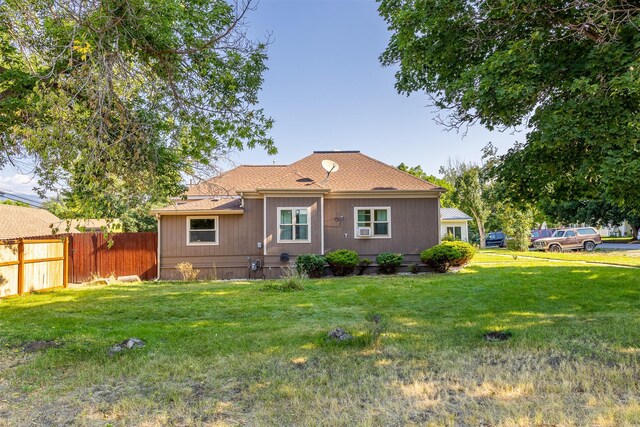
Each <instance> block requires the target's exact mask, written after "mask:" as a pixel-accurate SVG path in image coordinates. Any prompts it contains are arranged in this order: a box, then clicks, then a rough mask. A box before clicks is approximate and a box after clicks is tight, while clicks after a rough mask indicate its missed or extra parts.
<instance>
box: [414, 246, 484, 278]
mask: <svg viewBox="0 0 640 427" xmlns="http://www.w3.org/2000/svg"><path fill="white" fill-rule="evenodd" d="M474 253H475V249H474V248H473V246H471V245H470V244H468V243H466V242H443V243H441V244H439V245H436V246H434V247H432V248H429V249H427V250H424V251H422V253H421V254H420V259H421V260H422V262H423V263H425V264H427V265H428V266H429V267H431V268H433V269H434V270H435V271H437V272H439V273H445V272H446V271H447V270H449V268H450V267H452V266H453V267H456V266H460V265H463V264H466V263H467V262H469V260H470V259H471V258H472V257H473V255H474Z"/></svg>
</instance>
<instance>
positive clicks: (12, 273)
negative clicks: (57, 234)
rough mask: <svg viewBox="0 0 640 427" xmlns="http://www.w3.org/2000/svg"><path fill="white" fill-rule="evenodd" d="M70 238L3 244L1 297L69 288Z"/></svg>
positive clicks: (0, 258) (0, 266) (0, 257)
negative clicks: (68, 247) (68, 257)
mask: <svg viewBox="0 0 640 427" xmlns="http://www.w3.org/2000/svg"><path fill="white" fill-rule="evenodd" d="M67 242H68V240H67V239H48V240H22V239H20V240H17V241H9V242H2V243H0V297H6V296H12V295H22V294H23V293H28V292H34V291H40V290H44V289H52V288H57V287H63V286H64V287H66V286H67V280H66V277H67V271H66V268H67V263H66V262H67V254H68V252H67Z"/></svg>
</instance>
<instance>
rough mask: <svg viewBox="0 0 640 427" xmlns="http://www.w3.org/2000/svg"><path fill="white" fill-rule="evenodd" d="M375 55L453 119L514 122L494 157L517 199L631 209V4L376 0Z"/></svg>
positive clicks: (638, 14) (639, 68)
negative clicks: (507, 142)
mask: <svg viewBox="0 0 640 427" xmlns="http://www.w3.org/2000/svg"><path fill="white" fill-rule="evenodd" d="M379 1H380V5H379V12H380V14H381V15H382V17H383V18H384V19H385V20H386V22H387V24H388V26H389V29H390V30H391V32H392V35H391V39H390V41H389V44H388V46H387V49H386V50H385V52H384V53H383V54H382V55H381V61H382V63H383V64H384V65H398V66H399V70H398V72H397V73H396V88H397V90H398V91H399V92H401V93H406V94H409V93H413V92H426V93H427V94H428V95H429V96H430V97H431V98H432V100H433V102H434V104H435V105H436V106H438V107H440V108H442V109H443V110H446V111H448V112H450V114H449V115H448V117H447V118H446V119H445V120H444V123H445V124H446V125H447V126H449V127H453V128H458V127H461V126H467V125H469V124H474V123H480V124H482V125H484V126H485V127H487V128H489V129H495V128H498V129H501V128H509V127H524V128H525V130H526V141H525V142H523V143H520V144H516V145H515V146H514V147H513V148H512V149H511V150H509V152H508V153H506V154H505V155H504V156H503V157H502V159H501V163H500V165H499V167H498V175H497V177H498V180H499V181H500V182H502V184H503V189H504V191H505V193H504V197H505V198H508V199H510V200H513V201H517V202H521V203H524V202H531V201H535V200H539V199H540V198H541V195H544V197H548V198H549V199H550V200H554V201H572V200H596V199H598V198H599V196H601V195H606V197H607V199H608V200H610V201H611V202H612V203H613V204H615V205H616V206H618V207H620V208H622V209H624V210H625V211H626V212H627V213H628V214H629V215H640V198H639V197H637V182H638V179H639V178H640V155H639V153H640V31H639V26H640V5H639V4H638V2H632V1H628V0H620V1H599V2H578V1H569V2H567V1H551V0H533V1H517V0H505V1H500V2H496V1H488V0H480V1H471V0H452V1H437V0H419V1H414V0H379Z"/></svg>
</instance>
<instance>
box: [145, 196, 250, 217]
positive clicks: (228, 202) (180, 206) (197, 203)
mask: <svg viewBox="0 0 640 427" xmlns="http://www.w3.org/2000/svg"><path fill="white" fill-rule="evenodd" d="M241 203H242V200H241V199H240V198H222V199H220V200H212V199H200V200H184V201H182V200H179V201H176V202H173V203H171V204H170V205H169V206H166V207H164V208H160V209H152V210H151V213H163V214H166V213H170V212H175V213H180V212H190V211H203V212H206V211H211V213H215V212H216V211H237V212H238V213H242V212H243V209H242V207H241Z"/></svg>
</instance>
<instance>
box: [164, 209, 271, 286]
mask: <svg viewBox="0 0 640 427" xmlns="http://www.w3.org/2000/svg"><path fill="white" fill-rule="evenodd" d="M189 216H196V215H189ZM203 216H204V215H203ZM186 221H187V216H182V215H175V216H174V215H171V216H162V218H161V221H160V229H161V248H160V257H161V259H160V263H161V266H162V267H163V268H162V278H173V277H174V273H173V272H169V271H168V269H169V268H172V267H174V266H175V265H176V264H177V263H180V262H184V261H186V262H190V263H192V264H193V265H194V266H196V268H198V267H201V268H203V267H204V266H209V267H210V266H212V265H213V263H214V262H215V263H216V265H218V262H220V263H222V264H224V265H225V266H236V267H238V268H242V269H244V268H246V267H245V266H246V265H247V264H248V261H247V257H251V258H254V259H255V258H260V257H261V256H262V249H259V248H258V243H262V238H263V237H262V233H263V228H262V200H245V211H244V214H242V215H218V232H219V236H218V242H219V244H218V245H203V246H187V225H186V224H187V223H186Z"/></svg>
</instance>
